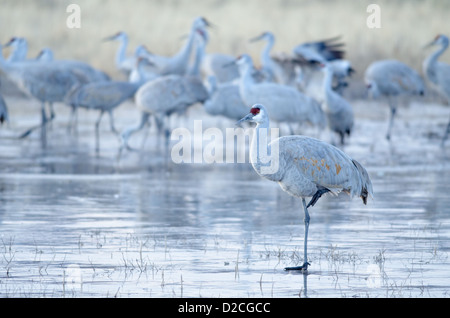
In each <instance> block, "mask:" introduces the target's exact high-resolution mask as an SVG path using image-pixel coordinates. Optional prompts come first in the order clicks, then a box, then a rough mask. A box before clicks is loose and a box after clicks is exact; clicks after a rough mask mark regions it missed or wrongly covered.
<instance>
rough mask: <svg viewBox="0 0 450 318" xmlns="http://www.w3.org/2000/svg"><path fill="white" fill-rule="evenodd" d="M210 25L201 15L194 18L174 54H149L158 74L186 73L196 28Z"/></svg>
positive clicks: (201, 28)
mask: <svg viewBox="0 0 450 318" xmlns="http://www.w3.org/2000/svg"><path fill="white" fill-rule="evenodd" d="M208 26H210V23H209V22H208V21H207V20H206V19H205V18H203V17H197V18H195V19H194V21H193V22H192V25H191V31H190V33H189V37H188V39H187V41H186V43H185V45H184V46H183V47H182V48H181V49H180V51H179V52H178V53H176V54H175V55H174V56H170V57H167V56H160V55H154V54H151V55H149V56H148V59H149V60H150V61H151V62H152V63H153V64H155V68H156V70H157V73H158V74H160V75H169V74H174V75H181V76H183V75H186V74H187V71H188V67H189V66H188V65H189V59H190V56H191V52H192V50H193V47H194V43H195V38H196V34H197V32H198V30H203V29H205V28H206V27H208Z"/></svg>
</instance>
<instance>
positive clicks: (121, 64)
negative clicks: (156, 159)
mask: <svg viewBox="0 0 450 318" xmlns="http://www.w3.org/2000/svg"><path fill="white" fill-rule="evenodd" d="M103 41H119V42H120V46H119V49H118V50H117V53H116V57H115V63H116V68H117V69H118V70H119V71H121V72H122V73H124V74H125V75H126V76H129V74H130V72H131V71H132V70H133V67H134V65H136V57H135V56H133V55H131V56H127V55H126V51H127V47H128V35H127V34H126V33H125V32H123V31H119V32H117V33H116V34H114V35H111V36H109V37H107V38H105V39H104V40H103Z"/></svg>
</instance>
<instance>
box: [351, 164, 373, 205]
mask: <svg viewBox="0 0 450 318" xmlns="http://www.w3.org/2000/svg"><path fill="white" fill-rule="evenodd" d="M352 161H353V164H354V165H355V167H356V169H358V172H359V173H360V177H361V193H360V197H361V199H362V200H363V203H364V204H367V198H368V197H369V196H370V197H371V198H373V188H372V181H370V177H369V174H368V173H367V171H366V169H364V167H363V166H361V164H360V163H359V162H358V161H356V160H352Z"/></svg>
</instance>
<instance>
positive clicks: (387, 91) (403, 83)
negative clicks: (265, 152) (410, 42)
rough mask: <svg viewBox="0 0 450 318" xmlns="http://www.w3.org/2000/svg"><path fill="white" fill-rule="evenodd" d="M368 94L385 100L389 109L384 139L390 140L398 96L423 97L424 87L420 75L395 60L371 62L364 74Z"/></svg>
mask: <svg viewBox="0 0 450 318" xmlns="http://www.w3.org/2000/svg"><path fill="white" fill-rule="evenodd" d="M364 81H365V82H366V86H367V88H368V91H369V94H370V95H372V97H374V98H376V97H378V96H382V97H385V98H387V100H388V104H389V108H390V118H389V126H388V131H387V134H386V139H387V140H390V139H391V131H392V127H393V126H394V118H395V115H396V113H397V104H398V98H399V97H400V96H412V95H423V94H424V92H425V85H424V82H423V80H422V78H421V77H420V75H419V74H418V73H417V72H416V71H415V70H414V69H412V68H410V67H409V66H408V65H406V64H404V63H402V62H399V61H397V60H381V61H376V62H373V63H372V64H370V65H369V67H368V68H367V70H366V72H365V74H364Z"/></svg>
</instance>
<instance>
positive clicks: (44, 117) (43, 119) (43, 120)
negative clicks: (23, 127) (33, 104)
mask: <svg viewBox="0 0 450 318" xmlns="http://www.w3.org/2000/svg"><path fill="white" fill-rule="evenodd" d="M50 120H51V119H50ZM49 122H50V121H49V120H48V119H47V115H46V113H45V102H42V104H41V124H40V125H37V126H35V127H32V128H30V129H28V130H27V131H26V132H24V133H23V134H21V135H20V136H19V139H23V138H26V137H28V136H29V135H30V134H31V133H32V132H33V131H34V130H36V129H38V128H41V138H42V141H45V143H46V139H47V136H46V135H47V134H46V133H47V130H46V126H47V124H48V123H49Z"/></svg>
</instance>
